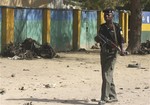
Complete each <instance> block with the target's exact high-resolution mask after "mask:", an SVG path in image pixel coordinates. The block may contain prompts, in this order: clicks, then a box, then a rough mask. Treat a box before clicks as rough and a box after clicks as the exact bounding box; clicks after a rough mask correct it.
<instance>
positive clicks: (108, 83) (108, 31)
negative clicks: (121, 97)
mask: <svg viewBox="0 0 150 105" xmlns="http://www.w3.org/2000/svg"><path fill="white" fill-rule="evenodd" d="M104 12H112V11H111V10H109V11H104ZM99 35H103V36H104V37H105V38H107V39H108V40H110V41H112V42H113V43H114V44H116V45H117V46H120V47H121V49H122V43H123V37H122V29H121V27H120V26H119V24H117V23H113V28H109V27H108V25H107V23H104V24H102V25H100V29H99ZM95 41H96V42H99V43H100V46H101V52H100V56H101V69H102V89H101V100H103V101H105V102H107V101H109V100H116V101H117V95H116V91H115V84H114V80H113V72H114V65H115V62H116V58H117V52H118V51H117V49H116V48H115V47H114V46H113V45H112V46H111V44H110V43H109V42H108V43H109V44H108V43H107V42H104V41H103V40H101V39H100V38H99V37H98V36H96V37H95Z"/></svg>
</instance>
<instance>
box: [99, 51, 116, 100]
mask: <svg viewBox="0 0 150 105" xmlns="http://www.w3.org/2000/svg"><path fill="white" fill-rule="evenodd" d="M100 57H101V69H102V87H101V100H104V101H106V100H111V99H117V95H116V91H115V84H114V80H113V72H114V65H115V63H116V59H117V50H114V51H112V50H111V51H109V50H105V51H101V55H100Z"/></svg>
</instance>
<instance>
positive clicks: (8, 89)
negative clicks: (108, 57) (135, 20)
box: [0, 51, 150, 105]
mask: <svg viewBox="0 0 150 105" xmlns="http://www.w3.org/2000/svg"><path fill="white" fill-rule="evenodd" d="M58 55H59V56H60V57H59V58H54V59H35V60H10V59H8V58H0V105H97V103H98V102H95V101H93V99H96V100H99V99H100V94H101V91H100V90H101V83H102V80H101V67H100V63H99V62H100V59H99V58H100V57H99V51H90V52H69V53H58ZM136 63H138V65H139V67H138V68H137V67H135V68H131V67H128V65H129V64H136ZM114 81H115V84H116V91H117V95H118V100H119V102H117V103H112V104H106V105H150V55H142V56H141V55H128V56H119V55H118V59H117V62H116V66H115V71H114Z"/></svg>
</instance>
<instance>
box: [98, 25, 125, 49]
mask: <svg viewBox="0 0 150 105" xmlns="http://www.w3.org/2000/svg"><path fill="white" fill-rule="evenodd" d="M114 26H115V31H116V38H115V33H114V29H109V28H108V27H107V25H106V23H104V24H102V25H100V29H99V35H103V36H104V37H106V38H107V39H109V40H111V41H112V42H113V43H115V44H116V45H119V46H121V44H122V43H124V40H123V37H122V34H123V33H122V28H121V27H120V26H119V24H117V23H114ZM100 43H101V45H103V44H104V42H103V41H101V42H100ZM106 48H108V49H112V47H111V46H109V45H107V44H106Z"/></svg>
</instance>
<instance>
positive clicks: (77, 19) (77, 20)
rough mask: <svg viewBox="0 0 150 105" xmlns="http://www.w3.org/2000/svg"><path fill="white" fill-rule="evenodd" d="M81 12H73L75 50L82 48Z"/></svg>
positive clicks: (76, 10)
mask: <svg viewBox="0 0 150 105" xmlns="http://www.w3.org/2000/svg"><path fill="white" fill-rule="evenodd" d="M80 30H81V10H78V9H75V10H73V41H72V42H73V50H78V49H79V48H80Z"/></svg>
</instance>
